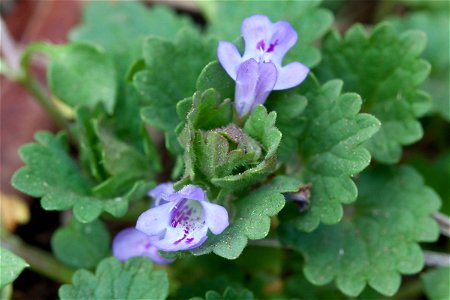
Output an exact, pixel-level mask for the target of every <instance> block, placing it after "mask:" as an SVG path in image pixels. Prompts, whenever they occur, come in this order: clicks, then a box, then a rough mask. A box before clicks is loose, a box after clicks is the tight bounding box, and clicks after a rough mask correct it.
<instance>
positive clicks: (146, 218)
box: [136, 202, 177, 236]
mask: <svg viewBox="0 0 450 300" xmlns="http://www.w3.org/2000/svg"><path fill="white" fill-rule="evenodd" d="M176 204H177V203H176V202H175V203H173V202H170V203H166V204H163V205H160V206H156V207H152V208H150V209H149V210H147V211H145V212H143V213H142V214H141V215H140V216H139V218H138V220H137V222H136V229H137V230H140V231H142V232H143V233H145V234H147V235H150V236H160V235H163V234H164V231H165V230H166V229H167V227H168V226H170V211H171V210H172V208H173V207H174V206H175V205H176Z"/></svg>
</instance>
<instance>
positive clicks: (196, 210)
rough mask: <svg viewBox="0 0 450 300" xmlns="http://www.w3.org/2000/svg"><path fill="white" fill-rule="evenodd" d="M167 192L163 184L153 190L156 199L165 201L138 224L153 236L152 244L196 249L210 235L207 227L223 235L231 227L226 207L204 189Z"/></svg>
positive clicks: (177, 249)
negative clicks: (211, 198) (209, 197)
mask: <svg viewBox="0 0 450 300" xmlns="http://www.w3.org/2000/svg"><path fill="white" fill-rule="evenodd" d="M155 191H156V192H155ZM158 191H159V192H158ZM164 191H167V190H164V189H161V188H160V185H159V186H157V187H156V188H155V189H153V190H152V191H150V193H151V194H152V196H153V197H155V199H156V200H157V199H158V198H160V199H162V200H163V201H166V203H164V204H160V205H158V206H155V207H152V208H150V209H149V210H147V211H145V212H144V213H143V214H141V215H140V216H139V218H138V220H137V223H136V229H138V230H140V231H142V232H143V233H145V234H147V235H149V236H152V237H153V239H152V245H153V246H155V247H156V248H158V249H160V250H163V251H179V250H187V249H192V248H196V247H198V246H200V245H201V244H203V242H204V241H205V240H206V239H207V238H208V235H207V234H208V229H209V230H210V231H211V232H212V233H213V234H220V233H221V232H222V231H224V230H225V228H227V227H228V213H227V210H226V209H225V208H224V207H222V206H220V205H217V204H213V203H210V202H209V201H208V199H207V198H206V194H205V192H204V191H203V190H202V189H201V188H199V187H197V186H194V185H187V186H185V187H184V188H182V189H181V190H180V191H178V192H173V193H170V194H167V193H165V192H164ZM160 203H161V200H160Z"/></svg>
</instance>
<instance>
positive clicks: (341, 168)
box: [296, 80, 380, 231]
mask: <svg viewBox="0 0 450 300" xmlns="http://www.w3.org/2000/svg"><path fill="white" fill-rule="evenodd" d="M308 90H309V91H310V92H308V93H306V97H307V98H308V101H309V102H308V103H309V104H308V106H307V107H306V110H305V112H304V114H303V119H301V122H299V123H297V124H296V126H298V127H300V128H303V132H302V135H301V136H300V138H299V141H300V146H299V152H300V155H301V157H302V160H303V161H304V168H303V170H302V176H303V179H304V182H309V183H311V184H312V188H311V199H310V202H311V205H310V208H309V210H308V211H307V212H305V213H303V214H301V215H300V216H298V217H297V220H296V223H297V227H298V228H301V229H302V230H305V231H312V230H313V229H315V228H316V227H317V226H318V225H319V223H320V222H323V223H326V224H334V223H337V222H339V220H341V218H342V215H343V209H342V204H343V203H350V202H353V201H354V200H356V197H357V189H356V186H355V184H354V182H353V181H352V178H351V176H353V175H355V174H358V173H359V172H361V171H362V170H363V169H364V168H365V167H367V166H368V165H369V162H370V154H369V152H368V151H367V150H366V149H365V148H364V147H363V145H362V144H363V143H364V142H365V141H367V140H368V139H369V138H370V137H371V136H372V135H373V134H374V133H375V132H376V131H377V130H378V128H379V126H380V123H379V121H378V120H377V119H376V118H374V117H373V116H371V115H368V114H365V113H359V111H360V109H361V102H362V101H361V98H360V97H359V96H358V95H357V94H353V93H346V94H341V90H342V82H341V81H339V80H333V81H329V82H327V83H326V84H324V85H323V86H321V87H318V88H309V89H308Z"/></svg>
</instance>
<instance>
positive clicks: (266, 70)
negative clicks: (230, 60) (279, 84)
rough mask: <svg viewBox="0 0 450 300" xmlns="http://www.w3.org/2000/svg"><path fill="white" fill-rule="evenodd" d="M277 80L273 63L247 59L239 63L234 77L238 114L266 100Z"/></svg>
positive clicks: (244, 112) (246, 111)
mask: <svg viewBox="0 0 450 300" xmlns="http://www.w3.org/2000/svg"><path fill="white" fill-rule="evenodd" d="M276 81H277V68H276V67H275V65H274V64H273V63H270V62H269V63H259V64H258V63H257V62H256V61H255V60H254V59H252V58H251V59H249V60H247V61H245V62H244V63H242V64H241V66H240V67H239V70H238V73H237V78H236V93H235V103H236V110H237V112H238V113H239V115H240V116H244V115H246V114H247V113H248V112H250V111H251V110H252V109H253V107H255V106H256V105H258V104H262V103H264V102H265V101H266V99H267V96H268V95H269V93H270V91H272V89H273V87H274V86H275V83H276Z"/></svg>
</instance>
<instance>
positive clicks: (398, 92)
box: [317, 24, 431, 164]
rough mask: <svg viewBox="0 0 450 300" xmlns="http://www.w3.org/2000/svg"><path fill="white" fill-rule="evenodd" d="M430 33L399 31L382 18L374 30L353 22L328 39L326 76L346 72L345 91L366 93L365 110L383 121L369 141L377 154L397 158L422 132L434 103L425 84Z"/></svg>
mask: <svg viewBox="0 0 450 300" xmlns="http://www.w3.org/2000/svg"><path fill="white" fill-rule="evenodd" d="M425 44H426V35H425V34H424V33H423V32H419V31H407V32H404V33H403V34H400V35H398V34H396V33H395V30H394V29H393V28H392V27H391V26H389V25H388V24H380V25H378V26H377V27H375V29H374V30H373V31H372V32H371V33H370V34H368V33H367V32H366V31H365V30H364V28H363V27H362V26H361V25H355V26H353V27H351V28H350V29H349V30H348V31H347V33H346V34H345V37H344V38H341V37H340V36H339V34H338V33H337V32H333V33H331V34H329V35H327V37H326V38H325V39H324V42H323V47H322V49H323V50H322V51H323V61H322V63H321V65H320V66H319V67H318V69H317V74H318V76H319V78H320V79H323V80H329V79H333V78H340V79H342V80H343V81H344V82H345V85H344V89H345V91H350V92H356V93H358V94H360V95H361V97H362V98H363V99H364V104H363V109H364V111H366V112H368V113H371V114H373V115H374V116H376V117H377V118H378V119H379V120H380V121H381V124H382V125H381V128H380V131H379V132H378V133H377V134H375V135H374V137H373V138H372V139H370V140H369V141H368V142H367V143H366V147H367V148H368V149H369V150H370V152H371V154H372V155H373V157H374V159H376V160H378V161H380V162H383V163H387V164H393V163H396V162H398V161H399V159H400V157H401V154H402V146H403V145H409V144H412V143H414V142H416V141H418V140H419V139H420V138H422V135H423V132H422V127H421V125H420V123H419V121H418V120H417V119H418V118H419V117H420V116H423V115H424V114H425V113H426V112H427V111H428V110H429V109H430V105H431V101H430V96H429V95H428V94H427V93H425V92H424V91H422V90H420V89H419V88H418V87H419V85H420V84H421V83H422V82H423V81H424V80H425V79H426V78H427V76H428V74H429V72H430V64H429V63H428V62H426V61H425V60H423V59H420V58H419V57H420V54H421V53H422V51H423V49H424V48H425Z"/></svg>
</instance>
